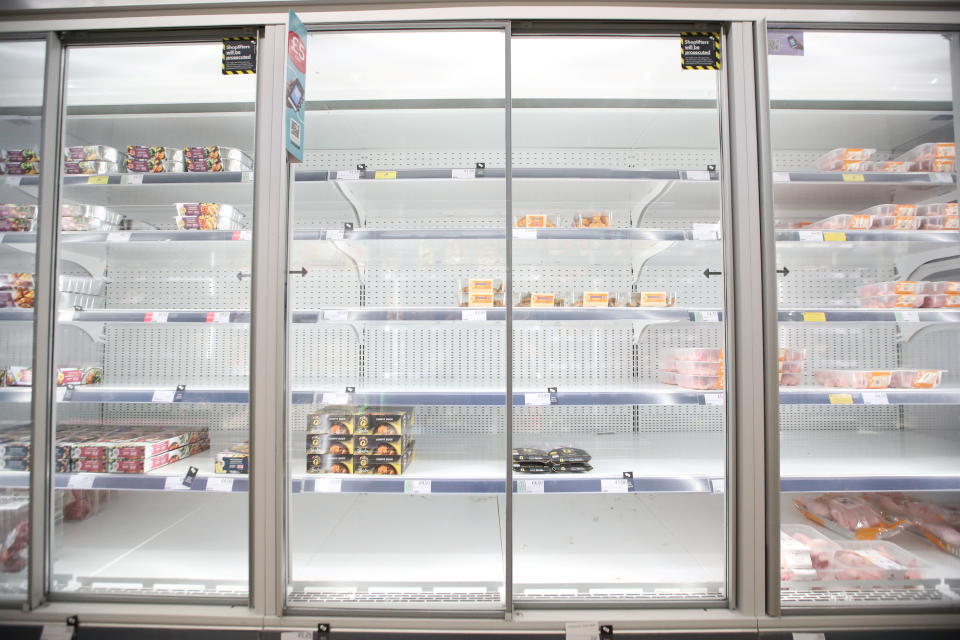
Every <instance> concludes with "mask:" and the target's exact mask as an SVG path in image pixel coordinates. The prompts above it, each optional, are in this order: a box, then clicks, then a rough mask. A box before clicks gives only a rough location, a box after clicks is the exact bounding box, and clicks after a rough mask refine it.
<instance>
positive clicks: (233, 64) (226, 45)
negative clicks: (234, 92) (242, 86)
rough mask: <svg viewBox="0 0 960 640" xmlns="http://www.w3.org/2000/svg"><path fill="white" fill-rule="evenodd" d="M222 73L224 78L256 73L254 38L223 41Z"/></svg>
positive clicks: (242, 37) (255, 42)
mask: <svg viewBox="0 0 960 640" xmlns="http://www.w3.org/2000/svg"><path fill="white" fill-rule="evenodd" d="M222 72H223V75H225V76H232V75H244V74H248V73H256V72H257V38H256V36H239V37H236V38H224V39H223V65H222Z"/></svg>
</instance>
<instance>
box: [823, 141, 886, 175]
mask: <svg viewBox="0 0 960 640" xmlns="http://www.w3.org/2000/svg"><path fill="white" fill-rule="evenodd" d="M876 152H877V150H876V149H863V148H854V147H840V148H838V149H832V150H830V151H828V152H827V153H825V154H823V155H822V156H820V158H819V159H818V160H817V168H818V169H819V170H820V171H862V170H864V169H862V168H861V165H860V163H861V162H865V161H867V160H869V159H870V158H872V157H873V154H874V153H876Z"/></svg>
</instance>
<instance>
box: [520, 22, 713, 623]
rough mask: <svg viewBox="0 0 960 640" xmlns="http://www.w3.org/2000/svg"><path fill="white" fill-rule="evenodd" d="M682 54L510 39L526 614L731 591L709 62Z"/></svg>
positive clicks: (674, 40)
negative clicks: (686, 66)
mask: <svg viewBox="0 0 960 640" xmlns="http://www.w3.org/2000/svg"><path fill="white" fill-rule="evenodd" d="M679 50H680V42H679V38H678V37H676V36H672V37H651V36H625V37H609V38H604V37H564V38H547V37H517V38H515V39H514V41H513V43H512V52H513V67H514V71H513V94H514V96H515V97H516V98H517V100H516V102H515V104H514V106H515V108H514V111H513V164H514V176H515V180H514V185H513V194H514V202H513V214H514V216H515V220H514V226H515V227H516V229H515V238H516V239H515V240H514V247H513V288H514V299H513V304H514V305H515V310H514V313H515V317H516V318H517V322H516V324H515V325H514V336H515V339H514V348H515V349H514V360H513V372H514V385H515V390H516V391H518V392H521V393H522V394H523V395H522V397H523V400H524V404H525V405H526V406H522V407H517V408H516V411H515V413H514V421H513V425H512V428H513V445H514V447H515V449H514V453H513V456H514V470H515V476H514V477H515V479H516V480H517V486H516V491H517V496H516V498H515V502H514V505H515V509H514V548H515V562H516V564H515V572H514V581H515V585H514V590H515V591H514V593H515V598H516V599H517V601H518V603H519V604H520V605H521V606H522V605H524V604H532V603H545V602H550V603H556V602H571V603H574V602H575V603H580V604H583V605H589V606H592V605H596V604H604V605H606V604H614V605H619V606H626V607H629V606H636V603H638V602H659V603H662V604H663V605H664V606H670V605H671V604H676V603H677V602H681V601H700V602H711V601H712V602H714V603H718V602H721V601H722V600H723V599H724V597H725V593H726V585H725V579H726V578H725V551H724V548H725V547H724V540H725V531H726V529H725V516H724V506H725V503H724V499H723V496H722V495H717V494H715V493H714V489H715V488H718V487H722V486H723V478H724V475H725V470H724V456H725V435H724V433H725V424H724V414H723V408H722V406H723V404H724V392H723V389H724V372H725V359H724V351H723V346H724V337H723V324H722V322H721V319H722V314H721V310H722V307H723V278H722V276H721V275H720V273H719V272H720V271H721V270H722V269H721V268H720V267H721V265H722V252H721V246H720V242H719V241H718V233H717V230H718V222H719V221H720V217H721V214H722V211H721V205H720V187H719V180H718V177H719V174H718V172H717V171H716V167H717V166H718V165H719V162H720V140H719V115H718V106H717V83H718V73H717V72H715V71H684V70H681V68H680V64H679V56H678V51H679ZM705 271H709V272H711V276H710V277H706V276H705ZM534 405H543V406H534Z"/></svg>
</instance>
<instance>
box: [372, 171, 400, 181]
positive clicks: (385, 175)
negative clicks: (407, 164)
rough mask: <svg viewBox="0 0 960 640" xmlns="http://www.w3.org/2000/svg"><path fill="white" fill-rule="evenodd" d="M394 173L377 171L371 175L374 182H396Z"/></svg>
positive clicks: (395, 173)
mask: <svg viewBox="0 0 960 640" xmlns="http://www.w3.org/2000/svg"><path fill="white" fill-rule="evenodd" d="M396 178H397V172H396V171H377V172H376V173H374V174H373V179H374V180H396Z"/></svg>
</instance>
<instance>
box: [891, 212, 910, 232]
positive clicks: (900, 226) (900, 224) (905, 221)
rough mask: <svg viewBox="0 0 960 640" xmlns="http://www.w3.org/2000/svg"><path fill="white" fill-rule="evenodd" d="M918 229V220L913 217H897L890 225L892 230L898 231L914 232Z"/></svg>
mask: <svg viewBox="0 0 960 640" xmlns="http://www.w3.org/2000/svg"><path fill="white" fill-rule="evenodd" d="M916 227H917V219H916V218H915V217H913V216H896V217H894V219H893V222H892V223H891V224H890V225H889V228H890V229H894V230H897V231H912V230H913V229H916Z"/></svg>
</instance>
